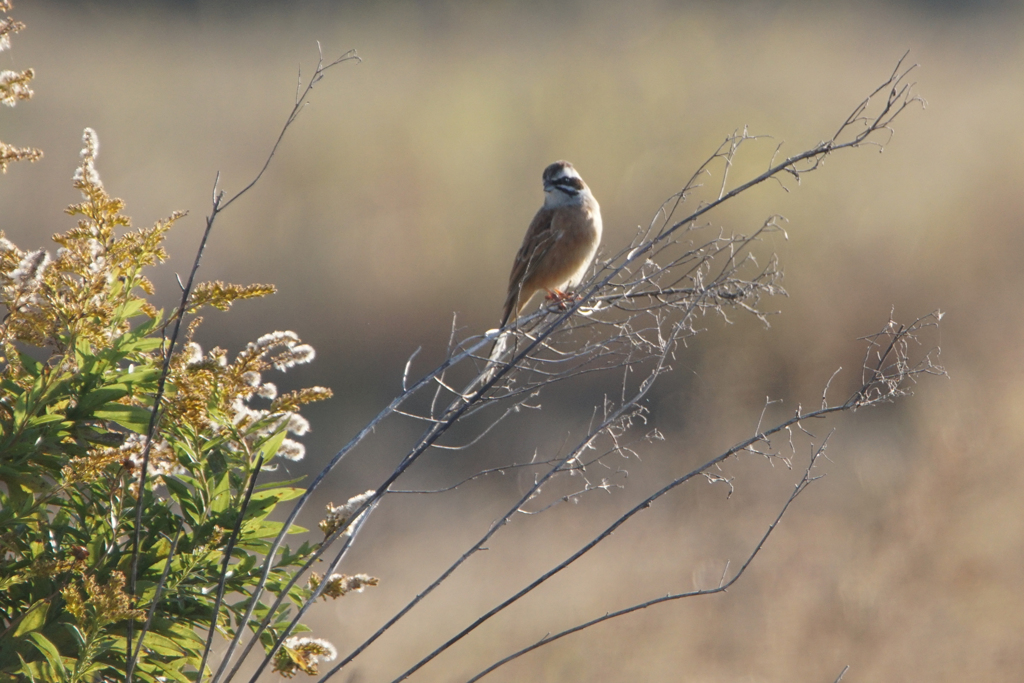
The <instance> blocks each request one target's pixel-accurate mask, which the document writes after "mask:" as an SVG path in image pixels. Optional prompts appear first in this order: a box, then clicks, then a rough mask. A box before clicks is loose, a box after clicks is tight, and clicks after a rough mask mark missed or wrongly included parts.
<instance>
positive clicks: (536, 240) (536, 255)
mask: <svg viewBox="0 0 1024 683" xmlns="http://www.w3.org/2000/svg"><path fill="white" fill-rule="evenodd" d="M555 215H556V210H555V209H543V208H542V209H541V210H540V211H538V212H537V215H536V216H534V217H533V220H532V221H530V227H529V228H527V230H526V236H525V237H523V245H522V246H521V247H519V253H518V254H516V260H515V262H514V263H513V264H512V272H511V273H510V274H509V276H508V296H507V298H506V299H505V310H504V313H503V314H502V317H501V325H502V326H503V327H504V325H505V323H507V322H508V319H509V317H510V316H511V315H512V310H513V309H514V308H516V305H517V303H518V302H519V300H520V294H521V292H520V290H521V288H522V286H523V284H524V283H525V282H526V280H527V279H528V278H529V277H530V274H531V272H532V271H533V269H534V268H536V266H537V264H538V263H541V262H542V261H543V260H544V256H545V254H547V253H548V251H549V250H550V249H551V247H552V246H553V245H554V243H555V242H556V241H557V240H558V234H559V231H557V230H556V229H555V220H554V219H555ZM529 294H531V295H532V292H530V293H529Z"/></svg>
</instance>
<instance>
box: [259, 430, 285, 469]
mask: <svg viewBox="0 0 1024 683" xmlns="http://www.w3.org/2000/svg"><path fill="white" fill-rule="evenodd" d="M286 435H287V430H285V429H282V430H281V431H279V432H278V433H277V434H274V435H273V436H272V437H270V438H269V439H267V440H266V441H264V442H263V443H262V444H261V445H260V449H259V450H258V451H257V452H256V455H257V456H260V455H262V456H263V462H270V459H271V458H273V457H274V456H275V455H277V449H279V448H280V447H281V444H282V443H284V437H285V436H286Z"/></svg>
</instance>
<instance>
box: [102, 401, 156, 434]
mask: <svg viewBox="0 0 1024 683" xmlns="http://www.w3.org/2000/svg"><path fill="white" fill-rule="evenodd" d="M93 417H95V418H98V419H100V420H110V421H111V422H115V423H117V424H119V425H121V426H122V427H124V428H125V429H130V430H132V431H133V432H135V433H136V434H145V433H147V432H148V431H149V418H150V412H149V410H148V409H147V408H143V407H142V406H126V405H121V404H120V403H112V404H110V405H107V406H105V407H103V408H100V409H99V410H96V411H93Z"/></svg>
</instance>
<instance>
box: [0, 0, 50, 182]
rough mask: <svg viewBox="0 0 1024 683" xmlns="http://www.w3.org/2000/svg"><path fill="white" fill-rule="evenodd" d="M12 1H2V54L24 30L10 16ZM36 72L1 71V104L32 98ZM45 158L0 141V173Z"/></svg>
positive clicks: (0, 24)
mask: <svg viewBox="0 0 1024 683" xmlns="http://www.w3.org/2000/svg"><path fill="white" fill-rule="evenodd" d="M10 11H11V1H10V0H0V12H2V13H3V15H4V16H3V18H0V52H3V51H4V50H6V49H8V48H10V47H11V34H14V33H17V32H18V31H21V30H24V28H25V24H23V23H22V22H20V21H15V20H14V18H13V17H11V16H10V14H9V13H10ZM35 76H36V72H35V71H34V70H33V69H31V68H29V69H24V70H22V71H11V70H9V69H0V104H3V105H5V106H8V107H13V106H14V105H16V104H17V103H18V102H19V101H21V100H28V99H31V98H32V94H33V93H32V88H31V87H29V83H31V81H32V79H33V78H35ZM42 158H43V152H42V150H38V149H35V148H34V147H16V146H14V145H10V144H8V143H6V142H4V141H3V140H0V173H7V166H8V165H10V164H12V163H14V162H16V161H38V160H39V159H42Z"/></svg>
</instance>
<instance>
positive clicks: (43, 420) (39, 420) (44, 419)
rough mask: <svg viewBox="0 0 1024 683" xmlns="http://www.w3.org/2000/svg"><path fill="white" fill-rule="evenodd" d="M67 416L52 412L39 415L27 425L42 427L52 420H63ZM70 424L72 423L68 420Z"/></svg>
mask: <svg viewBox="0 0 1024 683" xmlns="http://www.w3.org/2000/svg"><path fill="white" fill-rule="evenodd" d="M64 420H65V417H64V416H63V415H60V414H59V413H50V414H48V415H37V416H36V417H33V418H32V419H30V420H29V421H28V422H27V423H26V425H25V428H26V429H33V428H34V427H42V426H43V425H47V424H50V423H51V422H63V421H64ZM68 424H69V425H70V424H71V423H70V422H68Z"/></svg>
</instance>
